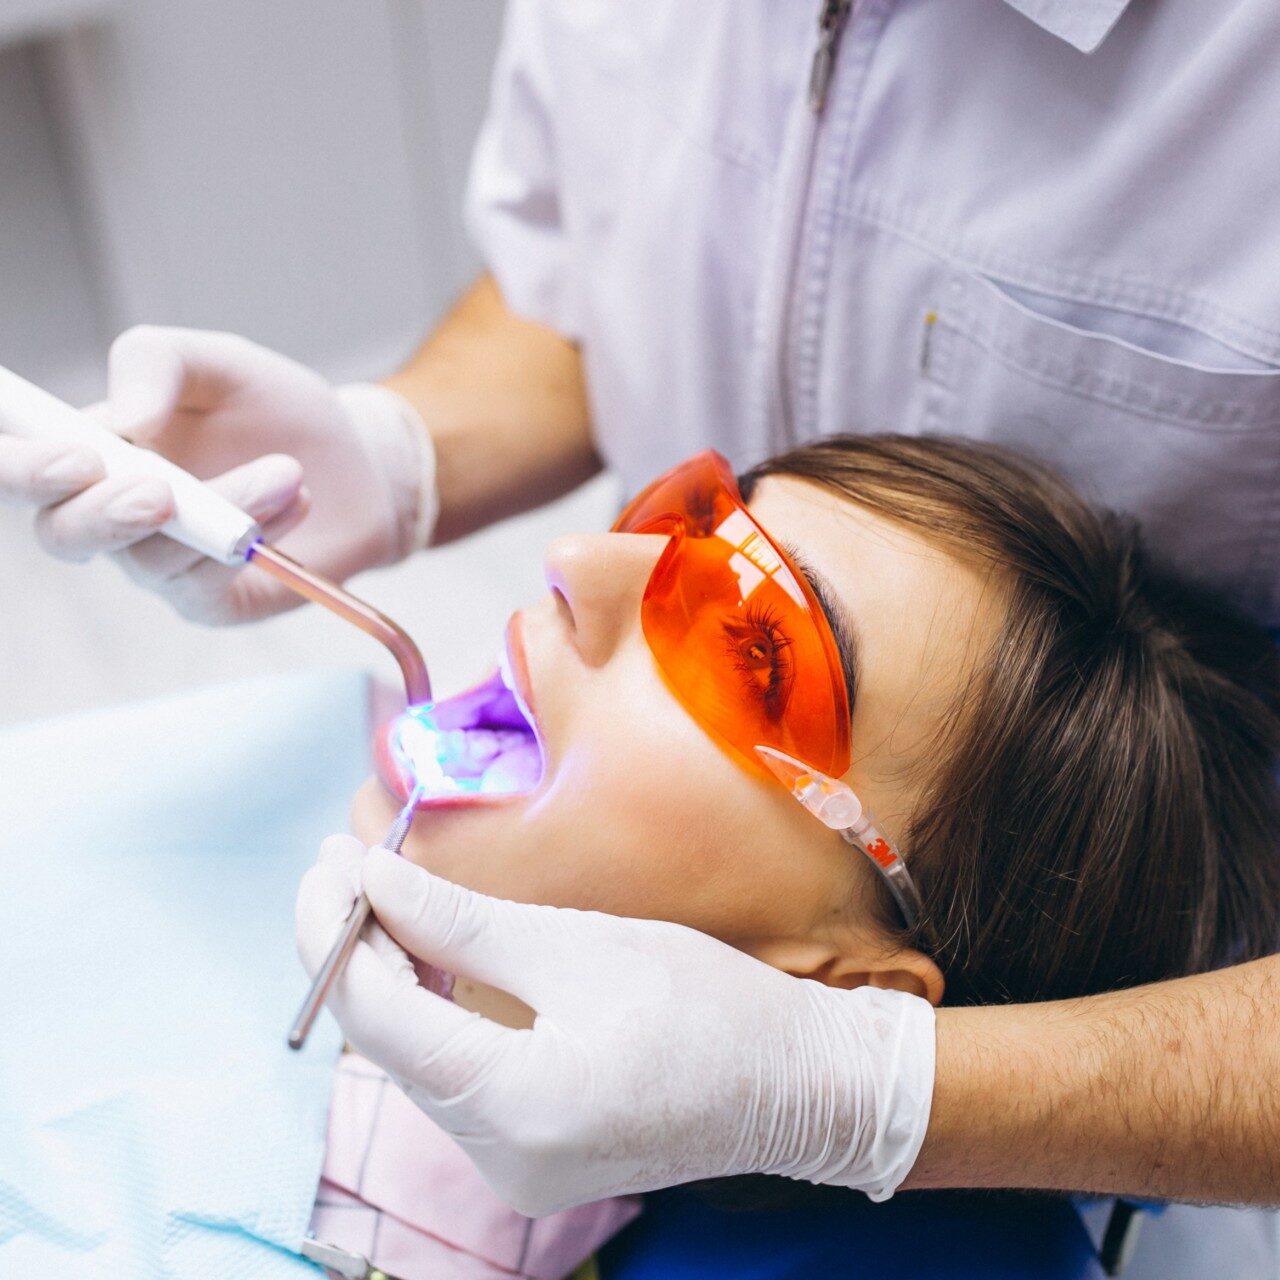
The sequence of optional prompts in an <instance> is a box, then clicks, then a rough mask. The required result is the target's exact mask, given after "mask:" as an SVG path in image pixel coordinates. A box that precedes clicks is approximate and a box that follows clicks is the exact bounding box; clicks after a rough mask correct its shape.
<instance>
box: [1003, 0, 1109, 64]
mask: <svg viewBox="0 0 1280 1280" xmlns="http://www.w3.org/2000/svg"><path fill="white" fill-rule="evenodd" d="M1005 3H1006V4H1007V5H1008V6H1009V7H1010V8H1011V9H1017V11H1018V12H1019V13H1021V14H1023V15H1024V16H1025V17H1028V18H1030V19H1031V21H1032V22H1034V23H1035V24H1036V25H1037V26H1041V27H1043V28H1044V29H1045V30H1046V31H1048V32H1049V33H1050V34H1051V35H1055V36H1058V37H1059V38H1060V39H1062V40H1065V41H1066V42H1067V43H1068V44H1070V45H1074V46H1075V47H1076V48H1077V49H1079V50H1080V52H1081V53H1092V52H1093V51H1094V50H1095V49H1096V48H1097V47H1098V46H1099V45H1100V44H1101V43H1102V42H1103V40H1104V39H1106V36H1107V32H1109V31H1110V30H1111V28H1112V27H1114V26H1115V25H1116V21H1117V20H1118V19H1119V17H1120V15H1121V14H1122V13H1123V12H1124V11H1125V9H1127V8H1128V6H1129V0H1005Z"/></svg>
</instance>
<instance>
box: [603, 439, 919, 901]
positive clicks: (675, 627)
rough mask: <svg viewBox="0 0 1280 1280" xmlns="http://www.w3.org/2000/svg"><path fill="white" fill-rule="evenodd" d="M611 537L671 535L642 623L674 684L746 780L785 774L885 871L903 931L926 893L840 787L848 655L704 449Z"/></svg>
mask: <svg viewBox="0 0 1280 1280" xmlns="http://www.w3.org/2000/svg"><path fill="white" fill-rule="evenodd" d="M614 532H616V533H659V534H668V535H669V536H670V542H669V543H668V544H667V546H666V548H665V549H664V551H663V553H662V555H661V557H660V558H659V560H658V563H657V564H656V565H655V566H654V569H653V573H652V574H651V575H650V577H649V582H648V584H647V585H646V587H645V592H644V600H643V603H642V604H641V606H640V621H641V626H642V627H643V630H644V635H645V639H646V641H647V642H648V644H649V648H650V649H651V650H652V652H653V656H654V659H655V660H656V661H657V664H658V667H659V669H660V670H661V671H662V673H663V676H664V677H665V678H666V681H667V684H668V685H669V687H670V688H671V690H672V692H673V693H674V694H675V696H676V697H677V698H678V699H679V701H680V703H681V704H682V705H683V706H684V708H685V709H686V710H687V711H688V712H689V714H690V715H692V716H693V718H694V719H695V720H697V722H698V723H699V724H700V725H702V727H703V728H704V729H706V730H707V732H708V733H709V734H710V735H711V736H712V737H713V738H714V739H715V740H716V741H717V742H718V743H719V744H720V745H721V746H722V747H723V748H724V749H726V750H727V751H728V752H729V753H730V754H731V755H732V756H734V757H735V758H736V759H737V760H738V761H739V763H741V764H742V765H743V767H744V768H746V769H747V770H748V771H750V772H752V773H756V774H759V775H763V776H766V777H767V776H772V777H775V778H777V779H778V781H780V782H781V783H782V784H783V785H784V786H785V787H786V788H787V789H788V790H789V791H790V792H791V793H792V795H794V796H795V798H796V799H797V800H799V801H800V803H801V804H803V805H804V806H805V808H807V809H808V810H809V811H810V812H812V813H813V814H814V815H815V816H816V817H818V818H819V819H820V820H821V821H822V822H824V823H825V824H826V825H827V826H829V827H831V828H833V829H834V830H837V831H839V832H840V833H841V835H842V836H843V837H844V838H845V840H847V841H848V842H849V843H850V844H852V845H854V846H855V847H857V848H859V849H861V850H862V851H863V852H864V853H865V854H866V855H867V856H868V857H869V858H871V860H872V861H873V862H874V863H875V865H876V867H877V868H878V870H879V871H880V872H881V874H882V875H883V876H884V878H885V880H886V881H887V883H888V885H889V889H890V891H891V892H892V893H893V896H894V898H895V900H896V901H897V903H898V906H899V907H900V908H901V910H902V913H903V916H904V917H905V918H906V921H907V924H908V925H911V924H914V923H915V921H916V919H917V918H918V916H919V902H920V899H919V894H918V892H917V891H916V887H915V885H914V883H913V882H912V880H911V877H910V876H909V875H908V873H907V869H906V866H905V864H904V863H903V861H902V857H901V855H900V854H899V853H898V851H897V850H896V849H895V848H894V846H893V843H892V841H890V840H889V839H888V837H887V836H885V834H884V833H883V831H881V830H880V828H879V825H878V824H877V823H876V822H875V820H874V819H873V818H872V817H871V815H870V814H869V813H868V812H867V811H866V810H865V809H864V808H863V806H862V805H861V803H860V802H859V800H858V798H857V796H855V795H854V794H853V792H852V791H851V790H850V789H849V787H848V786H847V785H846V784H845V783H844V782H842V781H840V775H841V774H843V773H845V772H846V771H847V770H848V768H849V763H850V759H851V754H852V747H851V744H850V740H849V721H850V708H849V699H848V696H847V694H846V692H845V681H844V673H843V671H842V669H841V665H840V653H839V650H838V648H837V646H836V641H835V637H834V636H833V635H832V633H831V626H830V624H829V623H828V621H827V618H826V615H825V614H824V612H823V610H822V606H821V604H820V603H819V602H818V599H817V597H816V596H815V595H814V593H813V589H812V588H811V587H810V586H809V583H808V582H807V580H806V579H805V577H804V575H803V574H802V573H801V572H800V571H799V570H798V569H797V568H796V567H795V566H794V565H793V564H792V563H791V560H790V559H789V557H788V556H787V555H786V554H785V553H784V552H783V551H782V550H781V549H780V548H779V547H778V545H777V544H776V543H775V542H774V541H773V539H772V538H770V537H769V535H768V534H767V533H765V531H764V530H763V529H762V528H761V527H760V526H759V525H758V524H757V523H756V521H755V519H754V518H753V517H752V515H751V513H750V512H749V511H748V510H747V508H746V506H745V505H744V503H743V501H742V495H741V492H740V491H739V489H738V482H737V480H736V478H735V477H734V474H733V472H732V470H731V469H730V467H729V463H728V462H727V461H726V460H725V459H724V458H723V457H722V456H721V455H720V454H718V453H715V452H714V451H711V450H708V451H707V452H705V453H700V454H698V455H697V456H696V457H693V458H690V459H689V460H688V461H687V462H684V463H681V464H680V465H679V466H678V467H675V468H674V469H673V470H671V471H669V472H667V474H666V475H664V476H661V477H659V478H658V479H657V480H655V481H654V482H653V483H652V484H651V485H649V487H648V488H647V489H645V490H644V491H643V492H642V493H640V494H639V496H637V497H636V498H635V499H634V500H633V501H632V502H631V503H630V504H629V505H628V506H627V507H626V509H625V510H624V511H623V513H622V515H621V516H619V517H618V520H617V523H616V524H615V525H614Z"/></svg>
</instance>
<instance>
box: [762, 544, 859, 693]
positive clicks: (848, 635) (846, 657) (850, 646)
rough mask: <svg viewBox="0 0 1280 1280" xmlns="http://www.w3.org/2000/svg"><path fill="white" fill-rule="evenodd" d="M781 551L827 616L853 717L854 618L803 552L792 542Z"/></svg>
mask: <svg viewBox="0 0 1280 1280" xmlns="http://www.w3.org/2000/svg"><path fill="white" fill-rule="evenodd" d="M781 546H782V549H783V550H784V551H785V552H786V553H787V555H788V556H790V557H791V563H792V564H794V565H795V567H796V568H797V569H799V570H800V572H801V573H802V574H804V578H805V581H806V582H807V583H808V584H809V586H810V588H811V589H812V591H813V594H814V595H815V596H817V598H818V603H819V604H820V605H821V606H822V612H823V613H824V614H826V616H827V622H828V624H829V625H830V627H831V634H832V635H833V636H835V639H836V650H837V652H838V653H839V654H840V670H841V671H842V672H843V673H844V688H845V693H846V694H847V696H848V698H849V711H850V713H852V711H853V707H854V703H855V702H856V700H857V696H858V674H859V667H858V628H857V626H856V625H855V624H854V621H853V615H852V614H851V613H850V612H849V611H848V609H846V608H845V607H844V605H843V604H841V602H840V597H839V596H838V595H836V593H835V590H834V588H833V587H832V586H831V583H830V582H828V581H827V579H826V578H824V577H823V576H822V574H820V573H819V572H818V571H817V569H815V568H814V567H813V565H811V564H810V563H809V561H808V560H806V559H805V558H804V556H803V554H801V551H800V548H799V547H797V546H796V545H795V543H793V542H783V543H782V544H781Z"/></svg>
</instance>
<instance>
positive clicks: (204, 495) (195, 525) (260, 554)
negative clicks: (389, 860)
mask: <svg viewBox="0 0 1280 1280" xmlns="http://www.w3.org/2000/svg"><path fill="white" fill-rule="evenodd" d="M0 431H4V432H7V433H8V434H10V435H14V436H22V437H24V438H25V439H28V440H44V441H49V442H50V443H53V444H62V445H68V446H71V445H83V446H85V447H87V448H89V449H92V450H93V451H94V452H95V453H97V454H98V455H99V456H100V457H101V459H102V461H103V465H104V466H105V467H106V471H107V474H108V475H109V476H133V477H138V478H144V477H154V478H156V479H159V480H163V481H164V482H165V484H167V485H168V486H169V488H170V489H171V490H172V491H173V497H174V504H175V511H174V516H173V518H172V519H171V520H170V521H169V522H168V523H167V524H166V525H165V526H164V528H163V529H162V530H161V532H162V533H164V534H165V535H166V536H168V537H170V538H173V539H174V540H175V541H177V542H181V543H182V544H183V545H184V546H188V547H190V548H191V549H192V550H193V551H198V552H200V553H201V554H202V555H205V556H208V557H209V558H210V559H211V560H217V561H219V562H220V563H222V564H226V565H241V564H253V565H256V566H257V567H258V568H259V569H261V570H262V571H264V572H266V573H269V574H270V575H271V576H272V577H273V578H275V579H276V580H277V581H278V582H282V583H283V584H284V585H285V586H286V587H288V588H289V589H290V590H291V591H295V592H297V594H298V595H300V596H302V597H303V598H304V599H306V600H311V601H314V602H315V603H316V604H320V605H323V606H324V607H325V608H326V609H328V610H330V611H331V612H333V613H336V614H337V615H338V617H340V618H345V619H346V621H348V622H350V623H352V624H353V625H355V626H357V627H359V628H360V630H361V631H364V632H365V633H366V634H368V635H371V636H372V637H373V638H374V639H375V640H377V641H378V642H379V643H381V644H382V645H383V646H385V647H386V649H387V650H389V652H390V653H391V656H392V657H393V658H394V659H395V660H396V665H397V666H398V667H399V668H400V675H401V677H402V679H403V680H404V692H405V704H406V706H407V707H408V708H410V709H413V708H417V707H418V706H420V705H421V704H424V703H429V702H430V701H431V681H430V678H429V677H428V675H427V664H426V663H425V662H424V661H423V660H422V654H421V653H420V652H419V650H418V647H417V645H415V644H414V643H413V641H412V640H411V639H410V638H409V635H408V633H407V632H406V631H405V630H404V629H403V628H402V627H400V626H397V625H396V623H394V622H392V621H391V619H390V618H388V617H386V615H385V614H382V613H380V612H379V611H378V610H377V609H375V608H373V607H372V606H371V605H368V604H365V602H364V601H363V600H359V599H357V598H356V597H355V596H353V595H352V594H351V593H350V592H349V591H346V590H344V589H343V588H342V587H340V586H338V585H337V583H334V582H330V581H329V580H328V579H327V578H324V577H321V576H320V574H318V573H312V572H311V570H310V569H306V568H304V567H303V566H302V565H300V564H298V563H297V562H296V561H294V560H291V559H290V558H289V557H288V556H287V555H285V554H284V553H283V552H282V551H279V550H277V549H276V548H275V547H273V546H270V545H268V544H267V543H265V542H263V540H262V530H261V529H260V528H259V527H258V525H257V523H256V522H255V521H254V519H253V518H252V517H251V516H249V515H246V514H245V513H244V512H243V511H241V510H240V509H239V508H238V507H234V506H232V505H231V503H229V502H228V501H227V500H226V499H225V498H223V497H221V496H219V495H218V494H217V493H215V492H214V491H213V490H212V489H210V488H209V487H208V485H206V484H203V483H201V481H199V480H197V479H196V478H195V476H193V475H191V474H190V472H187V471H184V470H183V469H182V468H181V467H179V466H176V465H175V464H174V463H172V462H170V461H168V459H166V458H162V457H161V456H160V455H159V454H158V453H153V452H151V451H150V450H149V449H140V448H138V446H137V445H132V444H130V443H129V442H128V441H127V440H123V439H121V438H120V437H119V436H117V435H116V434H115V433H114V432H111V431H108V430H107V429H106V427H104V426H102V425H101V424H100V423H98V422H96V421H94V419H93V418H91V417H90V416H89V415H88V414H86V413H82V412H81V411H80V410H78V409H74V408H72V407H71V406H70V405H69V404H66V403H65V402H63V401H62V400H59V399H58V398H57V396H54V395H50V394H49V392H47V391H44V390H42V389H41V388H40V387H37V386H35V385H34V384H33V383H30V382H28V381H27V380H26V379H25V378H20V377H19V376H18V375H17V374H16V373H12V372H10V371H9V370H8V369H5V368H2V367H0ZM419 795H420V789H416V790H415V791H414V792H413V794H412V795H411V797H410V802H409V803H408V804H407V805H406V806H405V808H404V809H403V810H402V811H401V813H400V815H399V816H398V817H397V818H396V821H395V823H394V824H393V826H392V828H391V830H390V831H389V832H388V833H387V838H386V839H385V840H384V841H383V844H384V846H385V847H386V848H389V849H391V850H392V851H393V852H395V853H399V851H400V846H401V844H402V843H403V842H404V838H405V836H406V834H407V833H408V830H409V826H410V824H411V823H412V821H413V813H414V808H415V806H416V804H417V801H418V798H419ZM368 917H369V899H368V898H366V897H365V896H364V894H361V895H360V897H359V898H358V899H357V900H356V904H355V906H354V907H353V908H352V911H351V915H350V916H349V917H348V918H347V921H346V924H345V925H344V926H343V929H342V931H341V932H340V933H339V935H338V938H337V941H336V942H335V943H334V945H333V949H332V950H331V951H330V953H329V955H328V957H327V958H326V959H325V962H324V964H323V965H322V966H321V967H320V970H319V971H318V972H317V974H316V977H315V980H314V981H313V983H312V985H311V990H310V992H309V993H308V995H307V998H306V1001H305V1002H304V1003H303V1006H302V1008H301V1010H300V1011H299V1013H298V1017H297V1019H296V1020H295V1021H294V1025H293V1026H292V1028H290V1031H289V1046H290V1048H293V1049H300V1048H302V1046H303V1044H304V1043H305V1041H306V1038H307V1034H308V1032H309V1031H310V1030H311V1025H312V1023H313V1022H314V1021H315V1018H316V1015H317V1014H318V1013H319V1011H320V1009H321V1007H322V1006H323V1004H324V1002H325V1000H326V999H327V998H328V994H329V990H330V988H331V987H332V986H333V983H334V981H335V980H336V978H337V977H338V975H339V974H340V973H341V972H342V969H343V966H344V965H345V964H346V962H347V960H348V958H349V957H350V955H351V952H352V951H353V950H354V949H355V944H356V940H357V939H358V937H359V935H360V930H361V928H362V927H363V926H364V923H365V921H366V920H367V919H368Z"/></svg>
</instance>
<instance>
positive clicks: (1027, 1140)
mask: <svg viewBox="0 0 1280 1280" xmlns="http://www.w3.org/2000/svg"><path fill="white" fill-rule="evenodd" d="M937 1030H938V1058H937V1083H936V1085H935V1089H934V1100H933V1112H932V1116H931V1118H930V1122H929V1132H928V1135H927V1136H926V1138H925V1144H924V1147H923V1149H922V1150H921V1153H920V1158H919V1160H918V1161H917V1163H916V1167H915V1168H914V1169H913V1171H912V1173H911V1176H910V1177H909V1178H908V1179H907V1182H906V1183H905V1184H904V1185H905V1186H907V1187H942V1186H948V1187H955V1186H973V1187H993V1186H1000V1187H1041V1188H1047V1189H1059V1190H1081V1191H1097V1192H1106V1193H1116V1194H1127V1195H1132V1196H1151V1197H1154V1198H1162V1197H1168V1198H1170V1199H1179V1200H1203V1201H1214V1202H1223V1203H1227V1202H1229V1203H1249V1204H1280V1083H1278V1082H1280V957H1272V958H1270V959H1268V960H1260V961H1257V962H1255V963H1253V964H1248V965H1241V966H1239V967H1237V968H1233V969H1226V970H1222V971H1220V972H1218V973H1212V974H1203V975H1200V976H1198V977H1194V978H1185V979H1181V980H1179V981H1177V982H1169V983H1162V984H1159V985H1157V986H1152V987H1143V988H1139V989H1137V990H1133V991H1126V992H1116V993H1113V994H1110V995H1105V996H1097V997H1093V998H1091V999H1088V1000H1073V1001H1065V1002H1062V1003H1059V1004H1045V1005H1028V1006H1021V1007H1019V1006H1010V1007H999V1008H982V1009H944V1010H940V1011H939V1014H938V1020H937Z"/></svg>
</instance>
